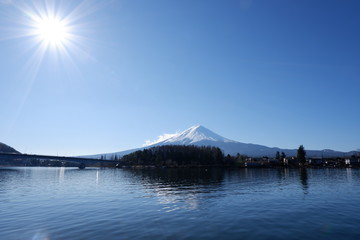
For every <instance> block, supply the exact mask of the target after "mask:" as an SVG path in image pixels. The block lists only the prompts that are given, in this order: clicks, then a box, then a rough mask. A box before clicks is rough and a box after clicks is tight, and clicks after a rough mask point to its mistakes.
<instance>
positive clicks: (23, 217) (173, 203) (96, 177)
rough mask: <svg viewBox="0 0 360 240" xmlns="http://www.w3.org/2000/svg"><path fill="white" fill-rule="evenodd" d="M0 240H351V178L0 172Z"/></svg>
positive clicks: (359, 201)
mask: <svg viewBox="0 0 360 240" xmlns="http://www.w3.org/2000/svg"><path fill="white" fill-rule="evenodd" d="M0 216H1V217H0V239H6V240H12V239H14V240H15V239H16V240H18V239H21V240H22V239H29V240H40V239H44V240H45V239H51V240H53V239H56V240H58V239H59V240H60V239H62V240H67V239H71V240H76V239H316V240H319V239H360V228H359V222H360V171H359V170H358V169H350V168H349V169H233V170H226V169H225V170H224V169H137V170H136V169H100V168H93V169H91V168H87V169H84V170H79V169H76V168H41V167H33V168H26V167H19V168H0Z"/></svg>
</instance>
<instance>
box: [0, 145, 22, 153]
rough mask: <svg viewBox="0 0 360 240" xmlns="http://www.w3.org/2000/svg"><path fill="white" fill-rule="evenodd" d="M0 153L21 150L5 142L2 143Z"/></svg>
mask: <svg viewBox="0 0 360 240" xmlns="http://www.w3.org/2000/svg"><path fill="white" fill-rule="evenodd" d="M0 153H20V152H18V151H16V150H15V149H14V148H12V147H10V146H8V145H6V144H4V143H0Z"/></svg>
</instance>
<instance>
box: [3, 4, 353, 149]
mask: <svg viewBox="0 0 360 240" xmlns="http://www.w3.org/2000/svg"><path fill="white" fill-rule="evenodd" d="M45 3H47V6H48V7H47V10H44V9H45V7H44V6H45ZM359 9H360V2H359V1H356V0H354V1H350V0H349V1H340V0H326V1H325V0H324V1H320V0H318V1H312V0H311V1H310V0H304V1H287V0H272V1H265V0H262V1H261V0H258V1H257V0H236V1H230V0H229V1H209V0H206V1H205V0H203V1H200V0H196V1H190V0H184V1H168V0H166V1H165V0H164V1H155V0H154V1H147V0H136V1H130V0H128V1H121V0H117V1H115V0H113V1H110V0H104V1H25V0H24V1H20V0H0V52H1V54H0V72H1V75H0V111H1V114H0V142H3V143H6V144H8V145H11V146H12V147H14V148H16V149H17V150H19V151H21V152H26V153H37V154H58V155H82V154H95V153H105V152H115V151H120V150H126V149H130V148H134V147H139V146H141V145H142V144H144V142H145V141H146V140H153V139H156V138H157V136H158V135H161V134H164V133H174V132H176V131H180V130H184V129H186V128H188V127H190V126H192V125H198V124H201V125H203V126H205V127H207V128H209V129H211V130H213V131H214V132H216V133H218V134H220V135H222V136H224V137H227V138H230V139H233V140H237V141H240V142H247V143H249V142H250V143H257V144H263V145H267V146H271V147H273V146H276V147H281V148H297V147H298V146H299V145H300V144H303V145H304V146H305V148H306V149H329V148H330V149H334V150H341V151H350V150H356V149H359V148H360V142H359V137H358V136H360V127H359V119H360V111H359V103H360V101H359V89H360V78H359V76H360V44H359V43H360V32H359V31H358V28H359V26H360V15H359V14H358V12H359ZM47 11H48V12H51V13H52V14H54V15H56V16H58V18H59V19H67V20H69V22H67V27H68V29H67V31H69V32H70V33H71V34H70V35H69V36H68V37H67V40H68V41H66V42H65V41H64V42H62V43H61V46H56V44H55V45H53V46H52V47H51V46H50V47H47V48H46V47H44V42H43V39H41V37H40V38H39V36H38V34H37V33H34V30H33V29H34V28H36V27H37V26H36V24H35V25H34V24H33V21H34V20H33V18H31V16H32V15H36V13H39V12H45V13H46V12H47ZM48 15H49V14H48ZM26 34H28V35H29V34H30V35H31V36H28V35H26ZM39 39H40V40H39ZM41 46H43V47H41ZM54 46H55V47H54ZM41 56H42V57H41Z"/></svg>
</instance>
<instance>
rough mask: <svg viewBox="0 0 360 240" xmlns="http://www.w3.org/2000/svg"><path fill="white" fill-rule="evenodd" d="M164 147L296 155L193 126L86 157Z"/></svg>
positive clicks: (313, 153) (322, 153)
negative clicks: (131, 146) (135, 145)
mask: <svg viewBox="0 0 360 240" xmlns="http://www.w3.org/2000/svg"><path fill="white" fill-rule="evenodd" d="M164 145H194V146H212V147H218V148H220V149H221V150H223V151H224V153H225V154H230V155H236V154H237V153H240V154H242V155H247V156H250V157H262V156H268V157H274V156H275V154H276V152H277V151H279V152H284V153H285V154H286V155H287V156H296V154H297V149H282V148H277V147H267V146H263V145H259V144H252V143H241V142H237V141H234V140H230V139H227V138H225V137H222V136H220V135H218V134H216V133H214V132H213V131H211V130H209V129H207V128H205V127H203V126H193V127H190V128H188V129H186V130H185V131H183V132H181V133H177V134H172V135H170V137H168V138H166V139H161V141H156V142H153V143H152V144H150V145H148V146H144V147H140V148H136V149H130V150H126V151H121V152H115V153H105V154H97V155H92V156H86V157H89V158H100V157H104V156H105V157H106V159H110V158H111V157H113V156H115V155H116V156H117V157H121V156H124V155H127V154H129V153H132V152H135V151H138V150H142V149H148V148H151V147H156V146H164ZM299 145H300V144H299ZM305 148H306V145H305ZM305 150H306V153H307V157H344V156H351V155H352V154H354V153H355V152H354V151H353V152H340V151H334V150H330V149H325V150H309V149H305Z"/></svg>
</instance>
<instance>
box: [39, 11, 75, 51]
mask: <svg viewBox="0 0 360 240" xmlns="http://www.w3.org/2000/svg"><path fill="white" fill-rule="evenodd" d="M34 30H35V32H34V34H35V35H36V36H37V38H38V39H39V40H40V41H41V42H42V43H44V44H45V45H47V46H49V45H50V46H55V47H60V46H63V45H64V44H65V42H66V41H67V40H69V39H68V38H69V29H68V26H67V25H66V24H65V22H64V21H61V20H60V19H57V18H55V17H44V18H39V19H37V21H36V25H35V29H34Z"/></svg>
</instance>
